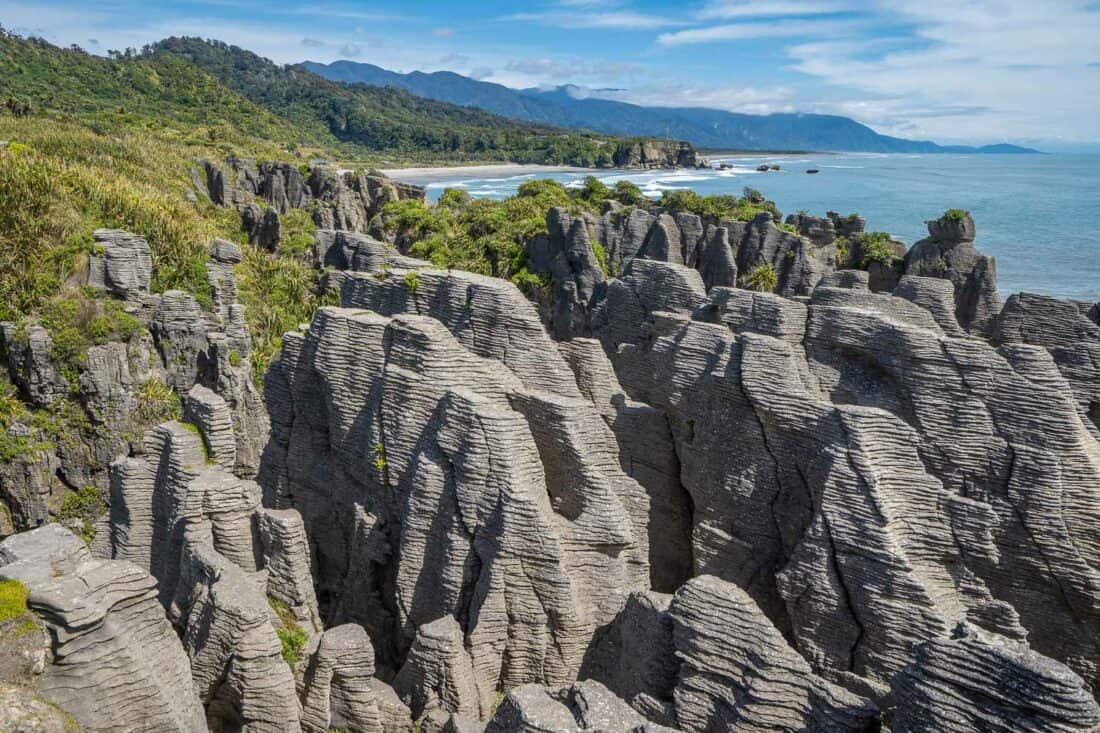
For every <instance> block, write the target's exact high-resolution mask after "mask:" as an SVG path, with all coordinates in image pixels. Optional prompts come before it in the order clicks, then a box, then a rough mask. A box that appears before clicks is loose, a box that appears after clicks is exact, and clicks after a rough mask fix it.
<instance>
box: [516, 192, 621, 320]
mask: <svg viewBox="0 0 1100 733" xmlns="http://www.w3.org/2000/svg"><path fill="white" fill-rule="evenodd" d="M546 226H547V230H548V232H549V233H548V234H546V235H539V236H537V237H535V238H534V240H532V242H531V243H530V244H529V245H528V248H527V267H528V269H529V270H530V271H531V272H532V273H534V274H545V275H548V276H550V278H551V279H552V282H553V287H554V293H553V309H552V312H551V313H550V319H549V323H548V327H549V330H550V333H551V334H552V335H553V336H554V338H557V339H567V338H571V337H572V336H584V335H586V334H587V332H588V324H587V316H588V309H589V306H590V304H591V302H592V299H593V297H594V296H595V294H596V291H597V288H599V287H600V285H602V283H603V282H604V279H605V278H604V273H603V271H602V270H601V265H600V262H599V259H598V258H597V257H596V254H595V252H594V251H593V248H592V244H591V242H590V240H589V234H588V222H587V221H585V219H584V217H582V216H577V217H574V216H570V215H569V214H568V213H567V212H566V211H565V209H562V208H559V207H554V208H552V209H550V211H549V212H548V213H547V215H546Z"/></svg>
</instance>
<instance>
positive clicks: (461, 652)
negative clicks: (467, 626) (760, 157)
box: [393, 616, 489, 720]
mask: <svg viewBox="0 0 1100 733" xmlns="http://www.w3.org/2000/svg"><path fill="white" fill-rule="evenodd" d="M393 684H394V689H395V690H396V691H397V693H398V694H399V695H400V696H401V697H402V698H403V699H404V700H405V701H406V702H407V703H408V704H409V707H410V708H411V710H412V714H413V717H414V718H420V717H421V716H423V715H424V714H425V713H426V712H428V711H431V710H442V711H444V712H447V713H453V714H455V715H459V716H461V717H465V718H468V719H473V720H478V719H481V718H483V717H488V713H489V711H488V710H485V711H482V710H481V704H480V696H479V695H478V691H477V686H476V684H475V680H474V669H473V660H472V659H471V658H470V654H469V652H467V651H466V646H465V640H464V639H463V634H462V627H461V626H459V624H458V622H457V621H456V620H455V619H454V617H453V616H444V617H443V618H441V619H439V620H438V621H432V622H431V623H427V624H422V625H421V626H420V627H419V628H418V629H417V631H416V639H415V640H414V641H413V645H412V647H411V648H410V649H409V654H408V657H407V658H406V660H405V664H404V666H402V667H401V671H400V672H399V673H398V674H397V677H396V678H395V679H394V683H393ZM483 713H484V714H483Z"/></svg>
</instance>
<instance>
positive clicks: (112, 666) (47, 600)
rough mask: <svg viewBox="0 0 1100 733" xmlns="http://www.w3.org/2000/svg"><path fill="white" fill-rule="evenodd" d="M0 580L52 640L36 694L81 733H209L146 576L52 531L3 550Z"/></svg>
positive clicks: (20, 538)
mask: <svg viewBox="0 0 1100 733" xmlns="http://www.w3.org/2000/svg"><path fill="white" fill-rule="evenodd" d="M0 578H7V579H14V580H18V581H20V582H22V583H23V584H24V585H25V586H26V587H27V589H28V590H29V598H28V605H29V607H30V609H31V610H32V612H33V613H34V614H35V616H37V617H38V619H39V621H40V622H41V623H42V624H44V625H45V627H46V629H47V631H48V634H49V645H50V653H49V655H48V662H47V663H46V664H45V665H44V668H43V669H42V671H41V673H40V674H39V675H38V678H37V679H36V680H35V681H34V687H35V689H36V691H37V693H38V694H39V695H40V696H41V697H42V698H44V699H45V700H48V701H49V702H51V703H53V704H54V705H57V706H58V707H60V708H61V709H62V710H64V711H66V712H67V713H69V714H70V715H72V716H73V717H74V718H75V719H76V721H77V722H78V723H79V724H80V725H81V726H82V727H83V728H84V729H85V730H88V731H120V730H152V729H155V730H158V731H159V730H163V731H178V732H180V733H183V732H185V731H186V732H187V733H203V732H204V731H206V730H207V728H206V722H205V720H204V719H203V712H202V706H201V705H200V704H199V699H198V696H197V695H196V694H195V688H194V687H193V685H192V677H191V670H190V667H189V666H188V661H187V656H186V655H185V654H184V650H183V647H182V646H181V645H180V641H179V639H178V638H177V637H176V634H175V632H174V631H173V630H172V627H171V625H170V624H169V623H168V621H167V619H166V618H165V616H164V611H163V609H162V608H161V606H160V604H159V603H158V602H157V591H156V580H155V579H154V578H152V577H151V576H150V575H149V574H148V573H147V572H145V571H143V570H141V569H140V568H138V567H137V566H135V565H133V564H132V563H129V562H123V561H118V560H97V559H93V558H92V557H91V555H90V554H89V552H88V549H87V547H86V546H85V545H84V543H83V542H82V541H81V540H80V539H79V538H77V537H76V536H75V535H73V534H71V533H70V532H68V531H67V530H65V529H63V528H61V527H60V526H59V525H55V524H54V525H47V526H45V527H42V528H40V529H36V530H33V531H31V532H25V533H23V534H19V535H15V536H13V537H9V538H8V539H7V540H5V541H4V542H2V543H0Z"/></svg>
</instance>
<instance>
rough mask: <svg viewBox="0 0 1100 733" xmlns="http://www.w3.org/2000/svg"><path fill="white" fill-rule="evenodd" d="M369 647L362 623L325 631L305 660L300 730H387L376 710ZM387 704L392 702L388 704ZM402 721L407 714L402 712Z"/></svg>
mask: <svg viewBox="0 0 1100 733" xmlns="http://www.w3.org/2000/svg"><path fill="white" fill-rule="evenodd" d="M373 674H374V650H373V649H372V648H371V644H370V639H368V638H367V633H366V632H365V631H364V630H363V627H361V626H356V625H354V624H347V625H344V626H337V627H336V628H332V629H329V630H328V631H326V632H325V633H324V634H323V635H322V636H321V640H320V643H319V644H318V645H317V650H316V651H315V652H314V653H313V656H312V657H311V658H310V661H309V665H308V667H307V669H306V673H305V678H304V687H305V690H306V694H305V697H304V699H303V700H302V730H303V731H304V732H305V733H327V732H328V731H329V730H330V729H332V728H336V727H343V728H347V729H349V730H354V731H357V732H361V733H389V731H390V730H394V728H393V726H390V727H387V726H386V725H385V722H386V720H385V719H384V716H383V712H382V711H381V710H380V709H379V699H378V698H379V695H377V694H376V688H377V687H381V686H383V685H384V683H382V682H380V681H379V680H376V679H374V678H373ZM391 704H392V703H391ZM403 717H404V719H405V720H406V721H407V720H408V717H409V716H408V714H407V711H406V714H405V715H404V716H403Z"/></svg>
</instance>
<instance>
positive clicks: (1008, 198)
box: [395, 153, 1100, 301]
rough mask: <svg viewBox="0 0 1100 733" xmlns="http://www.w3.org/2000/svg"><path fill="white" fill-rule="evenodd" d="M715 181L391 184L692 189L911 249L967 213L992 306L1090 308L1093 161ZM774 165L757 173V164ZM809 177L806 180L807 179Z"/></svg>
mask: <svg viewBox="0 0 1100 733" xmlns="http://www.w3.org/2000/svg"><path fill="white" fill-rule="evenodd" d="M709 160H710V162H711V164H712V166H715V168H717V167H718V166H721V165H723V164H724V165H726V166H729V167H728V168H726V169H725V170H717V169H713V168H712V169H705V170H662V171H625V170H585V169H546V170H532V169H531V168H514V169H507V168H504V169H502V168H495V169H492V170H491V172H487V173H484V174H483V175H485V176H486V177H478V172H474V171H473V170H472V169H466V170H462V171H458V170H456V171H445V170H443V171H441V170H438V169H437V170H435V171H432V172H425V173H423V174H420V175H415V176H411V177H408V176H404V177H403V176H401V174H400V172H395V175H397V177H398V179H399V180H409V181H410V182H415V183H420V184H426V185H427V187H428V195H429V197H430V198H431V199H433V200H434V199H436V198H438V197H439V194H441V193H442V192H443V190H444V189H446V188H449V187H458V188H463V189H465V190H467V191H468V192H469V193H470V194H471V195H473V196H484V197H490V198H502V197H505V196H509V195H511V194H513V193H515V191H516V189H517V188H518V187H519V185H520V184H522V183H523V182H524V181H529V180H532V179H535V178H553V179H556V180H559V181H562V182H563V183H564V184H565V185H567V186H579V185H580V184H581V182H582V181H583V180H584V178H585V177H586V176H589V175H594V176H596V177H597V178H599V179H600V180H601V181H603V182H604V183H606V184H608V185H613V184H614V183H615V182H616V181H621V180H628V181H633V182H634V183H636V184H637V185H638V186H639V187H641V189H642V191H644V192H645V193H646V194H647V195H649V196H660V194H661V192H662V191H668V190H676V189H687V188H690V189H694V190H695V191H697V192H698V193H700V194H716V193H733V194H739V193H740V192H741V191H742V189H744V188H745V187H751V188H755V189H757V190H759V191H761V192H762V193H763V194H764V195H765V196H767V197H768V198H769V199H772V200H773V201H775V202H776V204H777V205H778V206H779V209H780V211H782V212H783V214H784V216H785V215H786V214H789V213H793V212H797V211H802V210H805V211H808V212H809V213H811V214H814V215H819V216H820V215H824V213H825V212H826V211H837V212H840V213H842V214H848V213H851V212H858V213H859V214H860V215H861V216H863V217H865V218H866V219H867V226H868V229H869V230H874V231H886V232H889V233H890V234H892V235H894V236H896V237H899V238H901V239H903V240H904V241H905V242H906V243H908V244H912V243H913V242H916V241H917V240H919V239H921V238H923V237H924V236H925V235H926V233H927V228H926V226H925V224H924V222H925V220H927V219H932V218H935V217H937V216H938V215H939V214H940V213H941V212H943V211H944V210H945V209H950V208H960V209H967V210H969V211H970V212H971V214H972V215H973V217H974V221H975V223H976V226H977V241H976V245H977V246H978V248H979V249H981V250H982V251H983V252H985V253H986V254H991V255H993V256H995V257H996V258H997V275H998V287H999V289H1000V291H1001V293H1002V295H1004V296H1007V295H1009V294H1011V293H1015V292H1021V291H1022V292H1030V293H1042V294H1046V295H1053V296H1057V297H1062V298H1075V299H1080V300H1088V301H1098V300H1100V155H1085V154H1081V155H1072V154H1051V155H900V154H875V153H850V154H807V155H735V156H721V155H713V156H711V157H709ZM765 164H767V165H778V166H779V170H778V171H769V172H766V173H762V172H759V171H757V166H759V165H765ZM811 169H814V170H817V171H818V173H816V174H808V173H807V171H808V170H811Z"/></svg>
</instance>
